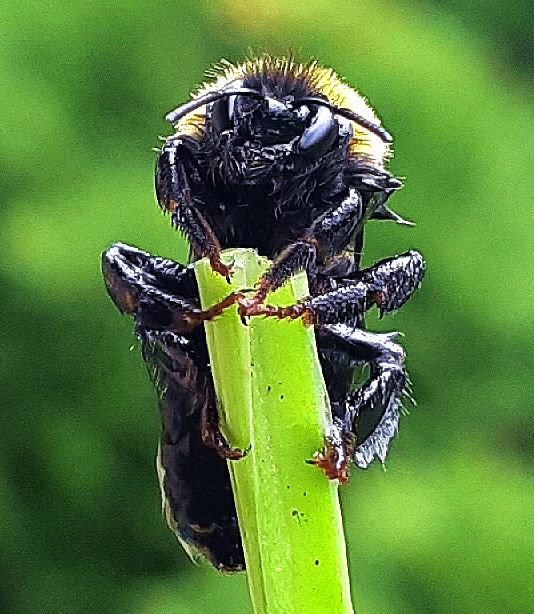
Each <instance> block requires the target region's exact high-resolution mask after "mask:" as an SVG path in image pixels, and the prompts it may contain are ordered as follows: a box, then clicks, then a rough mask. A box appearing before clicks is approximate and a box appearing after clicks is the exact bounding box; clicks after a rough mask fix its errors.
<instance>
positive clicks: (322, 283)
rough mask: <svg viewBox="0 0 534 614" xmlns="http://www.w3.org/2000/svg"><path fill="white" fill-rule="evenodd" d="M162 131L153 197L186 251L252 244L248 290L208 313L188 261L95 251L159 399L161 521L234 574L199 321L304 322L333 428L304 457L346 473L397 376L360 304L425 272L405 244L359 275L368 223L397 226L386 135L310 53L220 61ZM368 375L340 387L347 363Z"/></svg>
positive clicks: (348, 376) (414, 283) (364, 462)
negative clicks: (293, 292) (233, 311)
mask: <svg viewBox="0 0 534 614" xmlns="http://www.w3.org/2000/svg"><path fill="white" fill-rule="evenodd" d="M167 119H168V121H169V122H170V123H171V124H172V125H173V128H174V134H172V135H171V136H169V137H168V138H167V139H166V140H165V142H164V144H163V147H162V148H161V151H160V152H159V155H158V158H157V164H156V195H157V200H158V202H159V204H160V206H161V207H162V208H163V210H164V211H166V212H168V213H170V217H171V220H172V223H173V225H174V226H176V227H177V228H178V229H179V230H181V231H182V232H183V233H184V234H185V235H186V236H187V238H188V240H189V243H190V245H191V261H195V260H197V259H199V258H201V257H208V258H209V259H210V262H211V265H212V268H213V269H214V270H215V271H217V272H218V273H220V274H221V275H223V276H226V277H228V276H229V275H231V270H230V269H229V268H227V267H226V266H225V265H224V264H223V263H222V262H221V260H220V252H221V249H224V248H228V247H233V248H234V247H250V248H254V249H256V250H257V251H258V252H259V253H260V254H261V255H263V256H267V257H268V258H270V259H272V260H273V265H272V267H271V268H270V270H269V271H268V272H267V273H266V274H265V275H264V276H263V278H262V279H261V280H260V282H259V284H258V286H257V288H256V290H255V292H254V294H253V295H252V296H249V297H248V298H245V297H244V296H241V295H235V296H229V298H228V299H227V300H226V301H224V302H223V303H221V304H220V305H218V306H215V307H214V308H212V309H210V310H209V311H202V310H201V309H200V305H199V296H198V288H197V284H196V281H195V276H194V271H193V267H192V265H189V266H183V265H181V264H178V263H177V262H174V261H172V260H165V259H162V258H157V257H154V256H151V255H149V254H147V253H145V252H142V251H140V250H138V249H136V248H133V247H129V246H126V245H123V244H116V245H113V246H112V247H111V248H109V249H108V250H107V251H106V252H105V253H104V255H103V271H104V278H105V282H106V286H107V289H108V292H109V294H110V296H111V298H112V300H113V301H114V303H115V305H116V306H117V307H118V308H119V310H120V311H121V312H123V313H127V314H128V315H130V316H132V317H133V319H134V321H135V327H136V328H135V330H136V334H137V336H138V337H139V339H140V341H141V345H142V352H143V357H144V359H145V361H146V362H147V363H148V365H149V368H150V371H151V373H152V376H153V379H154V382H155V383H156V386H157V389H158V391H159V397H160V409H161V422H162V434H161V440H160V445H159V454H158V472H159V477H160V483H161V489H162V495H163V504H164V509H165V512H166V517H167V521H168V523H169V526H170V527H171V528H172V530H173V531H174V532H175V534H176V535H177V537H178V538H179V540H180V541H181V542H182V544H183V545H184V547H185V548H186V549H187V550H188V551H189V552H190V553H193V554H195V553H198V552H200V553H201V554H203V555H204V556H205V557H206V558H207V559H208V560H209V561H210V562H211V563H212V564H213V565H214V566H215V567H217V568H218V569H221V570H224V571H237V570H241V569H243V568H244V564H245V563H244V557H243V550H242V545H241V538H240V534H239V527H238V522H237V516H236V510H235V505H234V499H233V495H232V491H231V487H230V480H229V473H228V469H227V464H226V460H225V459H227V458H238V457H239V451H238V450H235V449H233V448H232V447H231V445H230V444H229V443H227V442H226V441H225V440H224V438H223V437H222V436H221V434H220V432H219V430H218V423H217V414H216V399H215V395H214V389H213V381H212V376H211V372H210V367H209V359H208V353H207V348H206V341H205V337H204V330H203V326H202V323H203V321H204V320H206V319H208V318H212V317H215V316H216V315H217V314H218V313H220V312H221V311H222V309H224V308H225V307H226V306H227V305H230V304H232V303H234V302H237V303H238V304H239V310H240V313H241V315H242V317H243V318H245V319H246V318H247V317H251V316H255V315H267V316H273V317H300V316H302V317H303V318H304V319H305V321H306V322H307V323H308V324H309V325H313V326H314V327H315V331H316V337H317V344H318V348H319V353H320V360H321V364H322V368H323V372H324V376H325V380H326V383H327V389H328V393H329V395H330V399H331V405H332V417H333V422H332V428H331V430H330V432H329V433H327V434H325V448H324V450H323V451H322V452H321V453H320V454H319V455H318V456H317V458H316V463H317V464H318V465H319V466H320V467H322V469H323V470H324V471H325V472H326V474H327V475H328V476H329V477H330V478H337V479H339V480H340V481H341V482H344V481H346V478H347V459H348V458H349V457H351V458H352V460H353V461H354V463H355V464H356V465H357V466H359V467H362V468H365V467H367V466H368V465H369V464H370V463H371V461H372V460H373V459H374V458H378V459H380V460H381V461H383V460H384V458H385V456H386V453H387V451H388V448H389V444H390V442H391V440H392V438H393V437H394V435H395V433H396V431H397V426H398V421H399V415H400V406H401V398H402V395H403V393H404V391H405V387H406V381H407V376H406V372H405V367H404V353H403V350H402V348H401V347H400V346H399V345H397V344H396V343H394V341H393V339H394V337H395V335H394V334H393V335H379V334H374V333H371V332H367V331H365V330H364V314H365V312H366V310H367V309H369V308H371V307H372V306H373V305H376V306H378V308H379V310H380V312H381V314H385V313H388V312H391V311H393V310H396V309H398V308H399V307H401V306H402V305H403V304H404V303H405V302H406V301H407V300H408V298H409V297H410V296H411V295H412V293H413V292H414V290H415V289H416V288H417V287H418V286H419V284H420V282H421V279H422V277H423V273H424V262H423V259H422V257H421V255H420V254H419V253H417V252H415V251H410V252H408V253H406V254H403V255H401V256H397V257H394V258H389V259H386V260H383V261H381V262H379V263H377V264H375V265H374V266H372V267H369V268H366V269H361V268H360V256H361V252H362V245H363V234H364V225H365V223H366V222H367V220H372V219H376V220H392V221H394V222H397V223H407V222H405V221H404V220H403V219H402V218H400V217H399V216H398V215H397V214H395V213H393V212H392V211H391V210H390V209H389V208H388V207H387V205H386V202H387V200H388V199H389V197H390V196H391V194H393V192H395V191H396V190H397V189H399V188H400V187H401V182H400V181H399V180H398V179H396V178H394V177H392V175H391V174H390V173H389V172H388V171H387V169H386V164H387V161H388V158H389V157H390V155H391V141H392V139H391V136H390V135H389V133H388V132H387V131H386V130H385V129H384V128H383V127H382V126H381V124H380V122H379V120H378V118H377V117H376V115H375V113H374V112H373V110H372V109H371V107H370V106H369V105H368V103H367V102H366V100H365V99H364V98H363V97H362V96H361V95H360V94H359V93H358V92H356V91H355V90H354V89H352V88H351V87H349V86H348V85H346V84H345V83H343V82H342V81H341V79H340V78H339V77H338V76H337V75H336V74H335V73H334V72H333V71H332V70H331V69H328V68H323V67H321V66H319V65H318V64H317V63H316V62H310V63H307V64H298V63H296V62H295V61H293V60H292V59H288V58H271V57H269V56H263V57H260V58H257V59H252V60H249V61H246V62H245V63H243V64H241V65H236V66H234V65H232V64H230V63H223V64H222V65H220V66H219V67H217V68H216V69H215V71H214V73H213V74H212V75H211V80H210V81H209V82H208V83H206V84H205V85H204V86H203V87H202V88H201V89H200V90H199V91H198V92H196V94H195V95H194V96H193V98H192V100H191V101H190V102H188V103H186V104H184V105H183V106H181V107H179V108H177V109H176V110H174V111H172V112H171V113H169V114H168V115H167ZM301 269H306V271H307V272H308V276H309V283H310V297H309V298H308V299H306V300H303V301H301V302H299V303H298V304H297V305H295V306H293V307H289V308H284V309H276V308H271V307H269V305H268V304H266V299H267V297H268V293H269V292H271V291H272V290H273V289H275V288H277V287H279V286H280V285H282V284H283V283H284V282H286V281H287V280H288V279H289V277H290V276H291V275H292V274H294V273H295V272H296V271H298V270H301ZM362 365H368V366H369V373H370V375H369V379H368V381H367V382H366V383H365V384H364V385H363V386H361V387H359V388H356V389H354V385H353V374H354V369H355V367H357V366H362Z"/></svg>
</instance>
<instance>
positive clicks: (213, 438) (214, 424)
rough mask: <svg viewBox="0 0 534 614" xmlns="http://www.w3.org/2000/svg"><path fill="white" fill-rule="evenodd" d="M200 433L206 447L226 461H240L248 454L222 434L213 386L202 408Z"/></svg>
mask: <svg viewBox="0 0 534 614" xmlns="http://www.w3.org/2000/svg"><path fill="white" fill-rule="evenodd" d="M200 432H201V435H202V442H203V443H204V445H206V446H209V447H210V448H213V449H214V450H215V451H216V452H217V454H218V455H219V456H220V457H221V458H223V459H225V460H240V459H242V458H243V457H244V456H245V455H246V453H247V452H246V450H241V448H235V447H234V446H232V445H231V444H230V443H229V442H228V440H227V439H226V437H225V436H224V435H223V434H222V433H221V429H220V424H219V415H218V413H217V407H216V404H215V391H214V390H213V386H211V394H210V395H209V396H208V397H207V398H206V403H204V405H203V406H202V411H201V414H200Z"/></svg>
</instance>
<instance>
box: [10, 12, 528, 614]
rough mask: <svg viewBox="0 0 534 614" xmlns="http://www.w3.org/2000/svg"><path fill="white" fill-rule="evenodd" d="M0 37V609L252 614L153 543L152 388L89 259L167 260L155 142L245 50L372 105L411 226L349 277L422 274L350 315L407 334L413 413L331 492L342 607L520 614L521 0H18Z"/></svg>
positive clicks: (523, 468) (171, 238)
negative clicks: (327, 80)
mask: <svg viewBox="0 0 534 614" xmlns="http://www.w3.org/2000/svg"><path fill="white" fill-rule="evenodd" d="M0 34H1V40H2V44H1V46H0V86H1V91H2V96H1V97H0V165H1V168H2V172H1V174H0V195H1V198H2V207H1V210H0V258H1V266H0V288H1V306H2V308H1V310H0V314H1V315H0V317H1V326H0V343H1V351H0V381H1V407H2V421H3V423H2V424H3V426H2V428H1V430H0V610H1V611H2V612H6V613H19V612H20V613H26V612H38V613H54V614H55V613H58V612H69V613H72V612H110V613H115V612H116V613H119V612H120V613H123V612H128V613H130V612H131V613H134V614H160V613H167V612H179V613H181V614H182V613H184V614H186V613H190V612H191V613H193V612H194V613H195V614H196V613H199V612H202V613H203V612H206V613H213V614H218V613H221V614H222V613H225V614H226V613H241V612H247V611H249V610H248V607H249V606H248V598H247V591H246V582H245V578H244V577H242V576H241V577H231V578H229V577H222V576H218V575H216V574H215V573H214V572H213V571H211V570H210V569H203V568H198V567H194V566H193V565H192V564H191V563H190V562H189V560H188V559H187V558H186V557H185V555H184V554H183V553H182V551H181V549H180V548H179V546H178V545H177V544H176V543H175V540H174V538H173V537H172V535H171V534H170V533H169V532H168V531H167V530H166V528H165V527H164V522H163V520H162V517H161V515H160V511H159V493H158V489H157V485H156V479H155V471H154V461H153V459H154V454H155V447H156V440H157V432H158V418H157V412H156V404H155V398H154V394H153V391H152V389H151V386H150V384H149V382H148V378H147V376H146V374H145V371H144V368H143V366H142V364H141V360H140V356H139V351H138V348H137V346H136V344H135V342H134V339H133V337H132V330H131V329H132V327H131V323H130V322H129V321H127V319H123V318H121V317H120V316H119V315H118V313H117V312H116V311H115V309H114V307H113V306H112V304H111V303H110V301H109V300H108V299H107V297H106V294H105V292H104V288H103V284H102V281H101V278H100V272H99V257H100V253H101V251H102V250H103V249H105V248H106V247H107V246H108V245H109V244H110V243H111V242H113V241H116V240H122V241H125V242H129V243H132V244H134V245H138V246H139V247H142V248H144V249H147V250H149V251H152V252H154V253H158V254H161V255H166V256H169V257H174V258H178V259H184V258H185V256H186V248H185V246H184V244H183V243H182V242H181V240H180V238H179V236H178V235H177V234H176V233H175V232H173V231H172V230H171V229H170V228H169V225H168V221H167V220H165V219H163V217H162V216H161V214H160V213H159V212H158V209H157V207H156V206H155V204H154V196H153V188H152V173H153V164H154V155H153V153H152V151H151V147H153V146H155V145H157V144H158V141H157V136H158V134H167V133H168V127H167V126H166V125H165V124H164V122H163V120H162V117H163V115H164V113H165V112H166V111H168V110H169V109H171V108H172V107H173V105H176V104H177V103H180V102H181V101H184V100H185V99H186V98H187V96H188V92H189V91H190V90H191V89H192V88H193V87H194V86H195V85H196V84H197V83H198V82H199V81H200V80H201V77H202V73H203V71H204V70H205V69H206V68H207V67H208V66H209V65H210V64H211V63H213V62H215V61H217V60H219V59H221V58H222V57H225V58H228V59H232V60H237V59H240V58H242V57H243V54H244V52H245V51H246V50H247V48H248V47H252V48H253V49H256V50H268V51H270V52H272V53H281V52H286V51H287V50H288V49H291V50H293V51H295V52H296V53H297V54H298V55H300V56H301V57H302V58H304V59H306V58H308V57H310V56H312V55H313V56H315V57H317V58H319V59H320V60H321V61H322V62H323V63H325V64H329V65H331V66H333V67H334V68H336V69H337V70H338V71H339V72H340V73H341V74H342V75H343V76H344V77H345V78H346V79H347V80H348V81H349V82H350V83H352V84H354V85H355V86H357V87H359V88H360V89H361V90H362V91H363V92H364V93H365V94H366V95H367V96H368V97H369V99H370V101H371V103H372V104H373V105H374V106H375V107H376V108H377V109H378V111H379V113H380V114H381V116H382V117H383V119H384V123H385V125H386V127H387V128H388V129H390V130H391V131H392V132H393V134H394V135H395V137H396V157H395V159H394V161H393V169H394V171H395V172H396V173H397V174H398V175H400V176H404V177H406V188H405V189H404V190H403V191H402V192H401V193H400V194H399V195H397V196H395V199H394V204H395V207H396V209H397V210H398V211H399V212H400V213H401V214H402V215H404V216H406V217H408V218H411V219H414V220H416V221H417V227H416V228H415V229H406V228H400V227H392V226H389V225H385V224H380V223H375V224H374V225H373V226H372V227H371V228H370V230H369V232H368V235H367V244H366V254H365V257H366V261H367V262H370V261H371V260H373V259H376V258H378V257H384V256H387V255H391V254H394V253H398V252H401V251H402V250H404V249H407V248H409V247H417V248H419V249H421V250H422V251H423V253H424V255H425V256H426V258H427V261H428V269H429V270H428V276H427V278H426V280H425V284H424V286H423V289H422V290H421V292H420V293H419V294H418V295H417V296H416V297H415V298H414V300H413V302H412V303H410V304H409V305H407V306H406V308H405V309H404V310H403V311H402V313H399V314H398V315H397V316H394V317H390V318H388V319H386V320H384V321H381V322H376V321H370V325H371V326H372V327H374V328H375V329H377V330H391V329H400V330H402V331H403V332H404V333H405V334H406V336H405V337H404V339H403V343H404V344H405V346H406V348H407V351H408V357H409V358H408V360H409V362H408V366H409V369H410V372H411V375H412V379H413V382H414V388H415V396H416V397H417V400H418V403H419V404H418V407H417V408H416V409H413V410H412V411H411V415H410V416H409V417H408V418H405V419H404V420H403V423H402V425H401V433H400V436H399V437H398V440H397V441H396V443H395V445H394V449H393V453H392V454H391V456H390V460H389V462H388V464H387V471H386V472H384V471H383V470H382V469H381V468H380V467H373V468H371V469H370V470H369V471H367V472H361V471H360V472H356V471H355V472H353V477H352V481H351V483H350V485H349V486H348V487H347V488H346V489H344V491H343V507H344V515H345V522H346V528H347V537H348V545H349V558H350V564H351V570H352V576H353V592H354V597H355V602H356V605H357V606H358V608H359V611H360V612H365V613H377V614H379V613H380V614H382V613H399V612H411V613H413V612H436V613H441V612H507V613H509V612H527V611H532V610H533V609H534V583H533V582H532V578H533V577H534V556H533V551H534V521H533V517H534V514H533V512H534V510H533V494H534V493H533V482H534V480H533V465H534V455H533V436H532V419H533V414H532V405H533V386H532V381H533V375H532V374H533V371H534V364H533V362H534V361H533V358H532V356H533V354H532V348H531V346H532V332H533V327H532V315H533V306H532V304H533V298H534V297H533V294H534V293H533V289H532V271H533V270H534V252H533V250H532V233H533V227H532V214H531V210H532V204H531V203H532V193H533V190H532V188H533V187H534V186H533V184H534V181H533V179H532V176H533V171H532V169H533V168H534V149H533V146H532V141H533V136H534V135H533V128H534V102H533V100H534V99H533V93H534V80H533V77H532V69H533V60H532V58H533V57H534V44H533V40H534V17H533V12H532V10H531V7H530V6H529V3H527V2H516V3H510V2H490V3H488V2H481V1H479V0H475V1H474V2H470V3H468V4H467V3H462V2H452V3H449V4H448V6H447V7H445V6H444V5H442V4H441V3H437V2H436V3H433V2H431V1H430V0H427V2H423V3H416V2H413V1H410V0H402V1H401V2H396V3H393V2H391V3H388V2H372V1H371V0H363V1H361V2H350V1H349V0H345V1H336V2H330V1H328V0H319V1H317V2H314V3H312V2H309V1H308V2H305V1H303V0H291V1H289V0H284V1H280V2H272V3H269V2H262V1H260V0H248V1H247V2H245V1H237V0H221V1H215V0H202V1H196V2H193V1H191V2H187V1H183V2H169V1H164V2H160V3H153V4H152V3H144V2H140V1H136V0H132V1H130V2H123V3H118V2H117V3H108V2H101V1H99V0H97V1H96V2H92V3H84V2H79V1H77V0H71V1H70V2H61V1H59V0H52V1H51V2H47V3H38V2H31V1H30V0H21V1H20V2H16V3H11V4H6V3H5V6H3V8H2V19H1V25H0ZM131 346H133V350H132V351H130V347H131Z"/></svg>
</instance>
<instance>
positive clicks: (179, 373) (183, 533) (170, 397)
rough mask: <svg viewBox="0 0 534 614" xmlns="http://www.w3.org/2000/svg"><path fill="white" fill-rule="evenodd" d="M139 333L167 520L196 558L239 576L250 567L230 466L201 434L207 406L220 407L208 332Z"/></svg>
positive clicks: (190, 553) (194, 558)
mask: <svg viewBox="0 0 534 614" xmlns="http://www.w3.org/2000/svg"><path fill="white" fill-rule="evenodd" d="M137 332H138V335H139V338H140V339H141V342H142V351H143V357H144V359H145V361H146V363H147V366H148V369H149V372H150V375H151V377H152V380H153V382H154V384H155V386H156V388H157V390H158V393H159V406H160V413H161V426H162V431H161V439H160V443H159V450H158V459H157V464H158V475H159V480H160V486H161V493H162V502H163V509H164V512H165V516H166V519H167V523H168V525H169V527H170V528H171V530H172V531H173V532H174V533H175V535H176V537H177V538H178V539H179V541H180V542H181V544H182V545H183V547H184V549H185V550H186V552H187V553H188V554H189V555H190V556H191V558H192V559H193V560H199V559H201V558H202V556H204V557H205V558H206V559H208V560H209V561H210V562H211V563H212V564H213V565H214V566H215V567H216V568H218V569H221V570H224V571H240V570H242V569H244V566H245V562H244V555H243V549H242V545H241V536H240V534H239V527H238V523H237V514H236V509H235V503H234V498H233V493H232V489H231V485H230V476H229V473H228V468H227V465H226V462H225V461H224V460H223V459H221V458H220V457H219V455H218V454H217V452H216V451H215V450H214V449H213V448H211V447H208V446H206V445H205V444H204V443H203V441H202V436H201V418H202V412H203V407H205V406H206V404H210V403H215V398H214V393H213V385H212V380H211V373H210V371H209V368H208V366H207V364H208V363H207V350H206V345H205V340H204V336H203V331H202V330H200V331H199V333H198V335H196V336H192V337H191V336H189V337H187V338H186V337H183V336H181V335H177V334H175V333H170V332H159V331H151V330H146V329H140V330H138V331H137ZM200 555H202V556H200Z"/></svg>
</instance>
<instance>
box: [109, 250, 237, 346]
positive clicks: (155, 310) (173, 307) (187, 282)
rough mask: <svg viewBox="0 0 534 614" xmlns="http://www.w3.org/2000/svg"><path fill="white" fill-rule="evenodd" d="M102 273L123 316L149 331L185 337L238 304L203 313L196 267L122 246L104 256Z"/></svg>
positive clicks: (230, 299) (226, 303) (229, 301)
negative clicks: (164, 331) (200, 305)
mask: <svg viewBox="0 0 534 614" xmlns="http://www.w3.org/2000/svg"><path fill="white" fill-rule="evenodd" d="M102 272H103V275H104V281H105V283H106V287H107V290H108V293H109V295H110V297H111V299H112V300H113V302H114V303H115V305H116V306H117V308H118V309H119V311H121V312H122V313H127V314H128V315H131V316H133V317H134V318H135V321H136V324H137V325H138V326H142V327H144V328H148V329H162V330H167V331H175V332H179V333H185V334H187V333H188V332H190V331H192V330H193V329H194V328H196V327H197V326H199V325H200V324H201V323H202V322H204V321H205V320H209V319H211V318H214V317H215V316H217V315H219V314H220V313H221V312H222V311H223V310H224V309H225V308H226V307H227V306H229V305H231V304H233V302H235V297H234V296H233V295H230V296H229V297H228V298H227V299H226V300H225V301H222V302H221V303H219V304H218V305H215V306H213V307H212V308H210V309H208V310H205V311H203V310H202V309H200V307H199V301H198V289H197V285H196V281H195V276H194V269H193V267H192V266H188V267H185V266H182V265H180V264H178V263H177V262H174V261H172V260H165V259H162V258H155V257H153V256H150V255H149V254H147V253H146V252H142V251H141V250H138V249H136V248H134V247H129V246H127V245H123V244H121V243H116V244H115V245H112V246H111V247H110V248H109V249H108V250H106V251H105V252H104V254H103V255H102Z"/></svg>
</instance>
